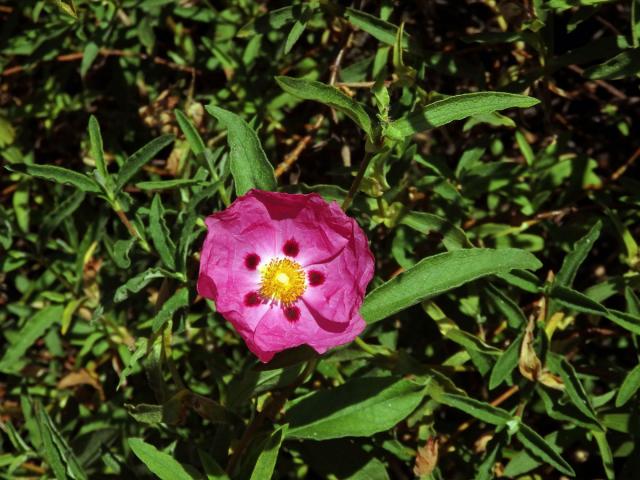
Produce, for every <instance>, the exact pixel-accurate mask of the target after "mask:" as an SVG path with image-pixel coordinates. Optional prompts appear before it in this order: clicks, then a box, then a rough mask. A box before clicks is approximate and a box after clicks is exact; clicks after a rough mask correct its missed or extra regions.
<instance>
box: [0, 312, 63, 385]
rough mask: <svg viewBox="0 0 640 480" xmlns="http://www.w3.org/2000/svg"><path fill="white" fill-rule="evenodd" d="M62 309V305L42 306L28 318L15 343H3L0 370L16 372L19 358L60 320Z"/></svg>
mask: <svg viewBox="0 0 640 480" xmlns="http://www.w3.org/2000/svg"><path fill="white" fill-rule="evenodd" d="M63 311H64V307H62V305H52V306H49V307H45V308H43V309H42V310H40V311H39V312H38V313H36V314H35V315H34V316H33V317H31V318H29V320H28V321H27V322H25V324H24V325H23V326H22V328H21V329H20V331H19V332H18V334H17V335H16V337H15V338H16V341H15V343H11V344H9V345H6V344H5V346H4V347H3V350H4V354H3V355H2V358H1V359H0V371H2V372H5V373H17V372H18V370H19V367H20V366H21V364H20V363H19V360H20V359H21V358H22V357H23V355H24V354H25V353H26V352H27V350H28V349H29V347H31V345H33V344H34V343H35V341H36V340H38V338H40V337H42V336H43V335H44V334H45V333H46V332H47V330H49V328H50V327H51V326H52V325H53V324H54V323H56V322H59V321H60V320H61V318H62V312H63Z"/></svg>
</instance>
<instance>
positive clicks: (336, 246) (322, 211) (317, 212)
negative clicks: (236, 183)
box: [247, 190, 352, 266]
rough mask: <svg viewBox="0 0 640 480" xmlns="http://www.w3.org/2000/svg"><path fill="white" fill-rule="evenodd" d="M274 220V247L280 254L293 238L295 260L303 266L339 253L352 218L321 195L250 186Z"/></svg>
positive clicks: (328, 258)
mask: <svg viewBox="0 0 640 480" xmlns="http://www.w3.org/2000/svg"><path fill="white" fill-rule="evenodd" d="M247 195H253V196H254V197H255V198H256V199H258V200H259V201H261V202H262V203H263V204H264V206H265V208H266V209H267V211H268V213H269V216H270V217H271V219H272V220H273V221H274V222H275V223H276V224H277V232H278V233H277V237H276V250H277V254H278V255H282V252H283V248H284V246H285V244H286V243H287V242H288V241H290V240H293V241H295V242H297V244H298V245H299V247H300V251H299V253H298V255H296V258H295V260H296V261H297V262H298V263H300V264H301V265H302V266H305V265H308V264H312V263H319V262H324V261H328V260H330V259H332V258H334V257H335V256H336V255H338V254H339V253H340V252H341V251H342V249H343V248H344V247H345V246H346V245H347V243H348V241H349V237H350V236H351V231H352V225H351V219H350V218H349V217H347V216H346V215H345V214H344V212H343V211H342V210H341V209H340V207H339V206H338V205H337V204H336V203H335V202H333V203H327V202H326V201H325V200H324V199H323V198H322V197H321V196H320V195H318V194H316V193H311V194H307V195H299V194H298V195H292V194H286V193H274V192H263V191H258V190H252V191H251V192H250V193H249V194H247Z"/></svg>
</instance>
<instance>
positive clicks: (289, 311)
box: [284, 305, 300, 322]
mask: <svg viewBox="0 0 640 480" xmlns="http://www.w3.org/2000/svg"><path fill="white" fill-rule="evenodd" d="M284 316H285V318H286V319H287V320H289V321H290V322H295V321H296V320H298V319H299V318H300V309H299V308H298V307H295V306H293V305H292V306H288V307H284Z"/></svg>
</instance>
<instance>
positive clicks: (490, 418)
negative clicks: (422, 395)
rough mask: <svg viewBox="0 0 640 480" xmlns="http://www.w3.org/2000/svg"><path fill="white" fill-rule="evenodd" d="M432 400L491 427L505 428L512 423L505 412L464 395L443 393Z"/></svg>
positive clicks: (511, 419)
mask: <svg viewBox="0 0 640 480" xmlns="http://www.w3.org/2000/svg"><path fill="white" fill-rule="evenodd" d="M434 400H435V401H436V402H438V403H442V404H444V405H447V406H449V407H453V408H456V409H458V410H461V411H463V412H465V413H468V414H469V415H471V416H472V417H475V418H477V419H478V420H481V421H483V422H486V423H490V424H491V425H498V426H505V425H507V423H509V422H512V421H514V417H513V416H512V415H511V414H510V413H509V412H507V411H506V410H503V409H502V408H497V407H494V406H492V405H489V404H488V403H485V402H481V401H480V400H476V399H474V398H471V397H465V396H464V395H456V394H453V393H444V394H441V395H436V396H434Z"/></svg>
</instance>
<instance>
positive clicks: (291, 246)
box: [282, 238, 300, 257]
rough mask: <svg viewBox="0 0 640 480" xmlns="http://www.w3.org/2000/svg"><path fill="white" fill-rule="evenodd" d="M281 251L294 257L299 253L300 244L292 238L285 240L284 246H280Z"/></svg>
mask: <svg viewBox="0 0 640 480" xmlns="http://www.w3.org/2000/svg"><path fill="white" fill-rule="evenodd" d="M282 251H283V252H284V254H285V255H286V256H287V257H295V256H296V255H298V253H300V245H298V242H296V241H295V240H294V239H293V238H292V239H291V240H287V241H286V243H285V244H284V247H282Z"/></svg>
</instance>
